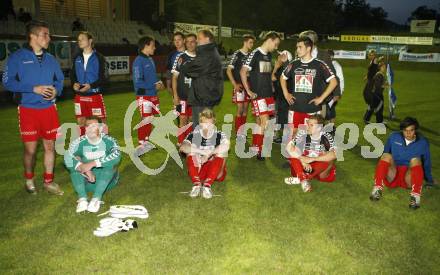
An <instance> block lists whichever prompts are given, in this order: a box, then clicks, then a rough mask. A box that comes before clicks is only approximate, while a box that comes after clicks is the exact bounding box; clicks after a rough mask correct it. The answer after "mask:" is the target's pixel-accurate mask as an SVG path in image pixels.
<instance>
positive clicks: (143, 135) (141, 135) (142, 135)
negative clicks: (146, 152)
mask: <svg viewBox="0 0 440 275" xmlns="http://www.w3.org/2000/svg"><path fill="white" fill-rule="evenodd" d="M152 129H153V126H152V125H151V123H148V124H146V125H144V126H142V127H140V128H138V140H139V142H141V141H144V140H148V137H149V136H150V134H151V130H152Z"/></svg>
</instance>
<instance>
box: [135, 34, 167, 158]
mask: <svg viewBox="0 0 440 275" xmlns="http://www.w3.org/2000/svg"><path fill="white" fill-rule="evenodd" d="M138 46H139V55H138V56H137V57H136V59H135V60H134V62H133V84H134V91H135V93H136V100H137V103H138V106H139V110H140V113H141V117H142V120H143V121H144V122H145V124H144V125H143V126H141V127H140V128H139V129H138V141H139V146H138V147H137V148H136V152H135V153H136V155H137V156H140V155H143V154H145V153H146V152H148V151H150V150H151V149H153V148H154V145H153V144H152V143H150V142H149V141H148V139H149V137H150V134H151V131H152V130H153V125H152V124H151V119H153V118H154V115H156V114H159V97H158V96H157V90H161V89H163V84H162V81H160V80H158V79H157V74H156V65H155V64H154V60H153V58H152V57H151V56H152V55H153V54H154V51H155V50H156V43H155V40H154V38H153V37H151V36H144V37H142V38H141V39H139V42H138Z"/></svg>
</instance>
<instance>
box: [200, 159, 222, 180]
mask: <svg viewBox="0 0 440 275" xmlns="http://www.w3.org/2000/svg"><path fill="white" fill-rule="evenodd" d="M224 161H225V159H224V158H220V157H215V158H214V159H213V160H211V161H210V163H209V167H208V173H207V175H206V179H205V182H204V183H203V185H205V186H211V185H212V183H213V182H214V181H215V180H216V179H217V178H218V176H219V174H220V171H221V169H222V167H223V163H224Z"/></svg>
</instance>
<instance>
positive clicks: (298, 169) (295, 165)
mask: <svg viewBox="0 0 440 275" xmlns="http://www.w3.org/2000/svg"><path fill="white" fill-rule="evenodd" d="M293 172H294V173H293ZM290 173H291V174H292V177H294V176H295V175H296V176H297V177H298V178H299V180H301V181H302V180H305V179H306V177H307V176H306V173H304V168H303V166H302V164H301V161H300V160H299V159H297V158H291V159H290Z"/></svg>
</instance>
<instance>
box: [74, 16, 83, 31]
mask: <svg viewBox="0 0 440 275" xmlns="http://www.w3.org/2000/svg"><path fill="white" fill-rule="evenodd" d="M84 30H85V29H84V25H83V23H82V22H81V20H80V19H79V17H77V18H76V19H75V21H73V22H72V32H80V31H84Z"/></svg>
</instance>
